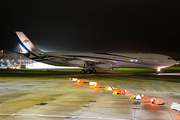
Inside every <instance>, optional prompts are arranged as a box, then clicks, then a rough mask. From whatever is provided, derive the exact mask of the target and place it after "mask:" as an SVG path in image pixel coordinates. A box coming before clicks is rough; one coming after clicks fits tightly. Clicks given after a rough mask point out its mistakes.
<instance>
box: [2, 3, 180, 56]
mask: <svg viewBox="0 0 180 120" xmlns="http://www.w3.org/2000/svg"><path fill="white" fill-rule="evenodd" d="M0 16H1V17H0V29H1V31H0V42H1V43H0V49H5V50H14V51H19V48H18V39H17V36H16V34H15V31H23V32H24V33H25V34H26V35H27V37H28V38H29V39H30V40H31V41H32V42H33V43H34V44H35V45H36V46H37V47H38V48H40V49H43V50H45V51H60V52H128V53H129V52H133V53H136V52H141V53H149V52H151V53H160V54H166V55H170V56H172V57H173V58H175V59H180V47H179V41H180V1H179V0H57V1H56V0H1V1H0Z"/></svg>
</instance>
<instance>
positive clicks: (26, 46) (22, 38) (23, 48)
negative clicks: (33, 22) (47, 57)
mask: <svg viewBox="0 0 180 120" xmlns="http://www.w3.org/2000/svg"><path fill="white" fill-rule="evenodd" d="M16 34H17V36H18V38H19V45H20V52H21V53H23V54H26V53H31V54H34V55H36V54H38V53H41V51H40V50H39V49H38V48H37V47H36V46H34V45H33V43H32V42H31V41H30V40H29V39H28V38H27V37H26V35H25V34H24V33H23V32H16Z"/></svg>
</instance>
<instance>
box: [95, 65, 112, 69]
mask: <svg viewBox="0 0 180 120" xmlns="http://www.w3.org/2000/svg"><path fill="white" fill-rule="evenodd" d="M95 68H96V69H101V70H111V69H112V66H111V65H109V64H97V65H95Z"/></svg>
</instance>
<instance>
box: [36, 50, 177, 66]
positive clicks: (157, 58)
mask: <svg viewBox="0 0 180 120" xmlns="http://www.w3.org/2000/svg"><path fill="white" fill-rule="evenodd" d="M53 56H59V58H53ZM42 57H44V59H43V60H42V59H41V58H40V59H34V60H37V61H41V62H43V63H47V64H52V65H57V66H76V67H83V66H82V65H83V64H85V62H84V61H88V63H90V64H91V63H103V64H108V65H109V66H110V67H109V68H108V69H113V68H152V69H161V68H165V67H169V66H172V65H174V64H176V61H175V60H173V59H172V58H171V57H169V56H166V55H162V54H151V53H148V54H145V53H58V52H47V53H44V55H43V56H42ZM46 57H47V59H46ZM74 59H77V60H74ZM71 61H72V62H71ZM72 63H73V64H72Z"/></svg>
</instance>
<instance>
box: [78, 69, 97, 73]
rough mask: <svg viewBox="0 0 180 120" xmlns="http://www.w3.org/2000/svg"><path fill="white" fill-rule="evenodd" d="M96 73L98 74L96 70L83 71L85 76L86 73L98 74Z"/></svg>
mask: <svg viewBox="0 0 180 120" xmlns="http://www.w3.org/2000/svg"><path fill="white" fill-rule="evenodd" d="M96 72H97V71H96V70H81V73H82V74H85V73H87V74H90V73H96Z"/></svg>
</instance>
